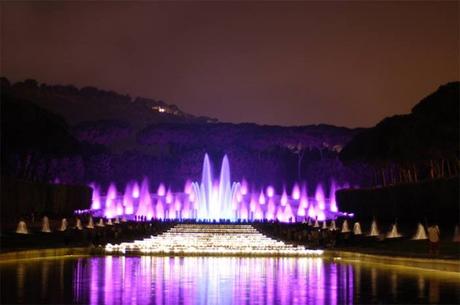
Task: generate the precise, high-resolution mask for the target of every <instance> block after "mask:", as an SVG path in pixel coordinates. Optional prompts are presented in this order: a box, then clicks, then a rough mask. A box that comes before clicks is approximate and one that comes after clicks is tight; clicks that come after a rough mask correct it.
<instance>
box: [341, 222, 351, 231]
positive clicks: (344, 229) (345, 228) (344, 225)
mask: <svg viewBox="0 0 460 305" xmlns="http://www.w3.org/2000/svg"><path fill="white" fill-rule="evenodd" d="M340 232H341V233H349V232H350V228H349V227H348V221H347V220H346V219H345V220H344V221H343V223H342V230H341V231H340Z"/></svg>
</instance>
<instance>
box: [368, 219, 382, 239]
mask: <svg viewBox="0 0 460 305" xmlns="http://www.w3.org/2000/svg"><path fill="white" fill-rule="evenodd" d="M379 235H380V232H379V229H378V228H377V222H376V221H375V220H373V221H372V224H371V232H370V233H369V236H379Z"/></svg>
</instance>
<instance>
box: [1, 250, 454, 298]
mask: <svg viewBox="0 0 460 305" xmlns="http://www.w3.org/2000/svg"><path fill="white" fill-rule="evenodd" d="M0 279H1V303H59V304H63V303H65V304H69V303H73V304H107V305H110V304H133V305H137V304H139V305H141V304H171V305H175V304H246V305H250V304H280V305H281V304H328V305H329V304H330V305H334V304H352V303H355V304H359V303H360V304H369V303H384V304H388V303H433V304H438V303H459V302H460V291H459V290H460V279H459V277H458V276H448V275H446V274H445V273H440V272H424V271H408V270H405V269H400V268H399V269H396V268H389V267H383V266H381V265H366V264H347V263H340V262H336V261H329V260H324V259H321V258H231V257H185V258H179V257H150V256H143V257H111V256H106V257H92V258H75V259H69V258H68V259H47V260H36V261H29V262H25V261H21V262H16V263H2V264H0Z"/></svg>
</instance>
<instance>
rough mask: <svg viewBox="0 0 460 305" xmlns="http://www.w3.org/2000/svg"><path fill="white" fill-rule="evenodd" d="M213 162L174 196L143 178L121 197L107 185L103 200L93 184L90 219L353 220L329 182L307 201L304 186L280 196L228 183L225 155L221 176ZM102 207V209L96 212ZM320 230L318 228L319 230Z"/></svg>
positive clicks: (266, 188)
mask: <svg viewBox="0 0 460 305" xmlns="http://www.w3.org/2000/svg"><path fill="white" fill-rule="evenodd" d="M212 168H213V167H212V165H211V161H210V159H209V156H208V155H207V154H205V156H204V160H203V165H202V171H201V181H199V182H197V181H195V182H192V181H190V180H189V179H186V182H185V185H184V188H183V190H181V191H180V192H174V191H173V190H172V189H171V188H170V187H166V185H165V184H164V183H160V184H159V186H158V188H157V189H156V192H151V191H150V185H149V182H148V179H147V178H146V177H145V178H144V179H143V180H142V183H141V184H140V186H139V183H138V182H137V181H130V182H128V183H127V184H126V187H125V188H124V192H123V193H118V192H117V187H116V186H115V184H114V183H111V184H110V185H109V187H108V190H107V192H106V194H105V196H101V195H100V193H99V189H100V188H99V187H97V186H95V185H94V184H92V185H91V186H92V187H93V204H92V209H91V210H90V212H91V214H92V215H94V216H97V217H105V218H107V219H111V218H114V217H121V218H122V219H126V220H138V219H148V220H150V219H158V220H160V219H179V220H183V219H195V220H205V221H223V220H226V221H231V222H238V221H261V220H267V221H280V222H285V223H288V222H302V221H304V220H305V219H306V218H307V217H308V218H309V219H313V220H315V219H316V221H326V220H328V219H335V218H337V217H341V216H345V217H351V216H350V215H349V214H346V213H342V212H340V211H338V208H337V203H336V201H335V191H336V190H337V189H339V187H337V186H336V184H335V182H334V181H333V182H332V184H331V187H330V188H329V193H328V194H330V195H329V198H328V197H326V196H325V194H326V191H325V189H324V188H323V185H321V184H318V185H317V186H316V191H315V193H314V196H312V197H309V196H308V192H307V187H306V184H305V183H302V184H299V183H294V184H293V187H292V192H291V194H290V195H288V193H287V192H286V188H285V187H283V189H282V192H281V194H278V193H277V192H276V189H275V187H274V186H273V185H268V186H262V187H257V188H252V189H250V187H249V186H248V183H247V181H246V180H244V179H243V180H242V181H241V182H238V181H232V180H231V173H230V163H229V159H228V157H227V156H226V155H225V156H224V157H223V159H222V163H221V166H220V172H219V173H218V175H213V170H212ZM98 206H100V208H97V207H98ZM318 227H319V225H318Z"/></svg>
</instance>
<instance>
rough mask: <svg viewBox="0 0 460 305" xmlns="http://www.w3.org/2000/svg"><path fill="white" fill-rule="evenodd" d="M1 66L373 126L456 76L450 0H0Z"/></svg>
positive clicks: (233, 118)
mask: <svg viewBox="0 0 460 305" xmlns="http://www.w3.org/2000/svg"><path fill="white" fill-rule="evenodd" d="M1 9H2V10H1V14H2V16H1V20H2V28H1V67H0V68H1V74H2V75H3V76H6V77H8V78H10V80H13V81H17V80H23V79H25V78H35V79H37V80H38V81H40V82H46V83H50V84H57V83H60V84H74V85H76V86H78V87H81V86H86V85H92V86H96V87H99V88H102V89H111V90H115V91H118V92H120V93H129V94H131V95H132V96H145V97H151V98H155V99H162V100H164V101H166V102H168V103H173V104H176V105H178V106H179V107H180V108H182V109H183V110H185V111H187V112H189V113H192V114H196V115H207V116H211V117H216V118H218V119H220V120H221V121H230V122H256V123H262V124H279V125H301V124H316V123H330V124H335V125H342V126H349V127H355V126H371V125H374V124H375V123H377V122H378V121H379V120H381V119H382V118H383V117H385V116H389V115H392V114H396V113H407V112H409V111H410V109H411V107H412V106H413V105H414V104H415V103H416V102H418V101H419V100H420V99H421V98H422V97H424V96H425V95H427V94H428V93H431V92H432V91H434V90H435V89H436V88H437V87H438V86H439V85H441V84H443V83H446V82H448V81H453V80H458V79H459V57H458V56H459V53H460V52H459V29H458V28H459V4H458V2H443V1H439V2H403V3H393V2H386V1H382V2H374V3H364V2H348V3H340V2H288V3H282V2H246V3H244V2H196V3H194V2H71V3H69V2H67V3H58V2H38V3H37V2H35V3H28V2H19V3H13V2H2V3H1Z"/></svg>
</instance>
